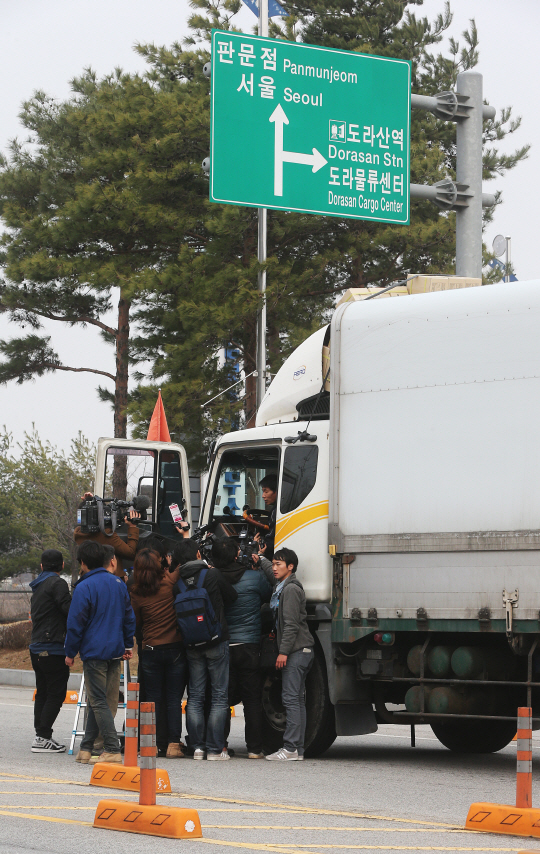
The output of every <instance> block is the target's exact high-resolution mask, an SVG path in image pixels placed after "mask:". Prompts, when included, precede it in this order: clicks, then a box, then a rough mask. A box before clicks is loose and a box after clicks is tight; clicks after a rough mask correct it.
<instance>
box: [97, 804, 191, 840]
mask: <svg viewBox="0 0 540 854" xmlns="http://www.w3.org/2000/svg"><path fill="white" fill-rule="evenodd" d="M94 827H105V828H107V830H123V831H124V832H127V833H145V834H147V835H149V836H165V837H167V838H168V839H200V837H201V836H202V830H201V822H200V819H199V814H198V812H197V810H188V809H182V808H181V807H164V806H161V805H159V804H158V805H157V806H141V805H140V804H133V803H127V802H126V801H114V800H105V801H100V802H99V804H98V805H97V809H96V815H95V817H94Z"/></svg>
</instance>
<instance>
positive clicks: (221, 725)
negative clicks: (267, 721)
mask: <svg viewBox="0 0 540 854" xmlns="http://www.w3.org/2000/svg"><path fill="white" fill-rule="evenodd" d="M187 659H188V665H189V694H188V704H187V716H186V723H187V728H188V732H189V743H190V745H192V746H193V748H194V749H195V750H204V749H205V748H206V751H207V752H208V753H221V751H222V750H223V748H224V747H225V724H226V722H227V717H228V713H229V641H223V642H222V643H219V644H217V645H216V646H211V647H209V648H208V649H188V650H187ZM208 679H209V680H210V687H211V690H212V705H211V707H210V714H209V716H208V722H207V725H206V737H205V726H204V695H205V691H206V683H207V680H208Z"/></svg>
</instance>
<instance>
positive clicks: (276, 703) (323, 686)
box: [263, 649, 336, 758]
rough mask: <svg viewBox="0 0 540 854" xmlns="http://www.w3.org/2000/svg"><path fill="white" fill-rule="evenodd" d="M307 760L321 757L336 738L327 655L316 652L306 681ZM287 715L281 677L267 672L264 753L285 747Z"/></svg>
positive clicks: (264, 708) (273, 672)
mask: <svg viewBox="0 0 540 854" xmlns="http://www.w3.org/2000/svg"><path fill="white" fill-rule="evenodd" d="M306 716H307V722H306V739H305V746H304V747H305V755H306V757H308V758H309V757H312V756H320V755H321V754H322V753H324V752H325V750H328V748H329V747H330V746H331V745H332V744H333V743H334V741H335V739H336V721H335V714H334V707H333V705H332V703H331V702H330V697H329V695H328V680H327V677H326V668H325V663H324V655H323V654H322V652H320V651H319V650H318V649H316V650H315V659H314V661H313V665H312V667H311V670H310V671H309V674H308V678H307V680H306ZM286 721H287V716H286V714H285V709H284V708H283V705H282V703H281V674H280V673H278V672H277V671H271V672H270V673H268V675H267V677H266V679H265V681H264V686H263V745H264V751H265V753H273V752H274V751H275V750H278V749H279V748H280V747H282V746H283V733H284V732H285V724H286Z"/></svg>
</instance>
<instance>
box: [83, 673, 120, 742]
mask: <svg viewBox="0 0 540 854" xmlns="http://www.w3.org/2000/svg"><path fill="white" fill-rule="evenodd" d="M121 664H122V660H121V659H118V658H117V659H113V660H111V661H100V660H99V659H97V658H91V659H88V660H87V661H84V662H83V671H84V684H85V686H86V695H87V697H88V701H89V703H90V705H91V706H92V711H93V712H94V716H93V718H89V719H88V721H87V727H86V732H85V734H84V738H83V740H82V741H81V750H92V747H93V746H94V741H95V740H96V738H97V737H98V732H100V733H101V735H102V736H103V746H104V748H105V751H106V752H107V753H120V742H119V740H118V736H117V734H116V725H115V723H114V717H113V714H112V712H111V710H110V708H109V706H108V703H107V693H108V689H109V694H110V687H111V682H114V683H115V685H116V686H118V684H119V682H120V667H121ZM116 690H118V687H116ZM117 696H118V695H117ZM88 724H90V726H88Z"/></svg>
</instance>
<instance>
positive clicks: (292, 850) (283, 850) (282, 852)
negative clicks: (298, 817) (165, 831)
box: [193, 836, 523, 854]
mask: <svg viewBox="0 0 540 854" xmlns="http://www.w3.org/2000/svg"><path fill="white" fill-rule="evenodd" d="M193 841H194V842H195V840H193ZM196 841H197V842H205V843H207V844H210V845H228V846H230V847H232V848H249V849H250V850H252V851H276V852H278V853H279V854H298V851H299V850H300V849H301V851H302V854H319V852H317V851H308V850H306V849H307V848H308V847H309V848H325V849H326V848H348V849H350V850H352V849H354V850H355V851H356V850H361V851H499V852H514V851H522V850H523V849H522V848H471V847H469V846H467V847H466V848H450V847H447V846H418V845H317V843H315V844H313V843H312V844H311V845H310V846H304V845H297V844H296V843H294V842H293V843H291V844H289V845H279V844H277V843H275V842H274V843H272V844H268V845H265V844H264V843H257V842H230V841H225V840H223V839H209V838H208V837H207V836H204V837H202V838H201V839H197V840H196Z"/></svg>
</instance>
